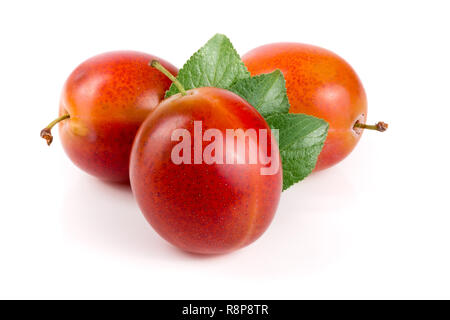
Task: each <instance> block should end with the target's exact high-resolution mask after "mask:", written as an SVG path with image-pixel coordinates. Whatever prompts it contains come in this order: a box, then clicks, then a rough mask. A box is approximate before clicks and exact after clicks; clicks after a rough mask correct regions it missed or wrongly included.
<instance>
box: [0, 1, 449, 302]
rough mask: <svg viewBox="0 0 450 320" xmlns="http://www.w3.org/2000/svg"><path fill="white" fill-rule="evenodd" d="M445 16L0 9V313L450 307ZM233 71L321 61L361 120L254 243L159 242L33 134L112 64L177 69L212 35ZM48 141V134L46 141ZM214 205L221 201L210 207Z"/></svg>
mask: <svg viewBox="0 0 450 320" xmlns="http://www.w3.org/2000/svg"><path fill="white" fill-rule="evenodd" d="M449 12H450V10H449V7H448V2H447V1H386V2H384V1H372V2H370V3H369V2H368V1H352V2H350V1H327V2H325V1H307V2H302V1H281V0H277V1H261V0H259V1H231V0H227V1H194V0H189V1H175V0H171V1H148V0H147V1H141V2H138V1H130V0H127V1H123V2H118V1H86V2H84V1H72V2H69V1H54V2H50V1H28V2H25V1H8V2H6V1H2V2H1V4H0V35H1V37H0V41H1V42H0V43H1V49H0V98H1V99H0V103H1V110H2V117H1V121H2V126H1V130H2V137H1V146H2V147H1V160H0V161H1V165H0V168H1V179H0V181H1V190H0V191H1V193H0V194H1V200H0V298H139V299H140V298H153V299H155V298H159V299H170V298H184V299H196V298H202V299H203V298H211V299H214V298H223V299H231V298H234V299H240V298H255V299H256V298H274V299H278V298H289V299H290V298H297V299H299V298H311V299H313V298H344V299H347V298H363V299H364V298H447V299H448V298H450V250H449V246H450V216H449V214H450V206H449V199H450V197H449V188H448V181H449V178H450V176H449V165H450V162H449V160H450V159H449V152H448V141H449V140H448V138H449V131H448V126H449V125H448V122H449V117H450V105H449V104H450V103H449V92H450V82H449V75H450V62H449V61H450V59H449V57H450V47H449V34H448V32H449V30H450V22H449V21H450V19H449ZM217 32H220V33H224V34H226V35H228V36H229V37H230V38H231V40H232V41H233V43H234V45H235V47H236V49H237V50H238V52H240V53H241V54H244V53H245V52H247V51H248V50H250V49H252V48H254V47H256V46H259V45H262V44H265V43H270V42H279V41H296V42H304V43H311V44H315V45H319V46H322V47H325V48H328V49H330V50H332V51H334V52H336V53H338V54H339V55H341V56H342V57H344V58H345V59H346V60H347V61H348V62H350V64H351V65H352V66H353V67H354V69H355V70H356V71H357V73H358V74H359V76H360V78H361V80H362V82H363V84H364V86H365V89H366V92H367V95H368V100H369V118H368V119H369V121H370V122H376V121H378V120H383V121H386V122H388V123H389V124H390V128H389V130H388V131H387V132H386V133H384V134H380V133H378V132H366V133H365V134H364V136H363V137H362V139H361V141H360V143H359V145H358V146H357V148H356V149H355V151H354V152H353V153H352V154H351V155H350V156H349V157H348V158H347V159H345V160H344V161H343V162H341V163H340V164H339V165H337V166H335V167H333V168H332V169H329V170H327V171H324V172H320V173H318V174H313V175H311V176H310V177H308V178H307V179H306V180H304V181H303V182H301V183H299V184H297V185H296V186H294V187H292V188H291V189H289V190H288V191H286V192H284V193H283V195H282V199H281V203H280V206H279V209H278V212H277V214H276V217H275V219H274V221H273V223H272V225H271V227H270V228H269V229H268V230H267V232H266V233H265V234H264V236H263V237H262V238H260V239H259V240H258V241H256V242H255V243H254V244H252V245H251V246H249V247H247V248H244V249H242V250H240V251H237V252H234V253H232V254H228V255H223V256H214V257H199V256H195V255H190V254H186V253H183V252H180V251H179V250H177V249H175V248H173V247H172V246H171V245H169V244H168V243H166V242H165V241H164V240H162V239H161V238H160V237H159V236H158V235H157V234H156V233H155V232H154V231H153V230H152V229H151V227H150V226H149V225H148V224H147V223H146V221H145V220H144V218H143V216H142V214H141V213H140V211H139V209H138V207H137V205H136V204H135V202H134V201H133V196H132V194H131V192H130V190H129V188H128V187H119V186H115V185H111V184H106V183H103V182H101V181H98V180H97V179H95V178H92V177H90V176H88V175H87V174H85V173H84V172H82V171H80V170H79V169H77V168H76V167H75V166H74V165H73V164H72V163H71V162H70V160H69V159H68V158H67V157H66V156H65V154H64V152H63V150H62V148H61V145H60V141H59V137H58V135H57V133H56V136H55V141H54V143H53V145H52V147H50V148H49V147H47V146H46V145H45V142H44V141H43V140H42V139H41V138H39V131H40V129H42V127H43V126H45V125H46V124H47V123H48V122H49V121H50V120H52V119H53V118H54V117H55V116H56V115H57V110H58V101H59V95H60V92H61V88H62V85H63V83H64V81H65V79H66V77H67V76H68V75H69V74H70V72H71V71H72V70H73V69H74V68H75V67H76V66H77V65H78V64H79V63H81V62H82V61H84V60H85V59H87V58H89V57H90V56H93V55H95V54H98V53H102V52H104V51H110V50H118V49H132V50H139V51H144V52H148V53H152V54H155V55H157V56H160V57H162V58H164V59H166V60H168V61H170V62H172V63H173V64H175V65H176V66H178V67H181V66H182V65H183V63H184V62H185V61H186V60H187V58H189V56H190V55H191V54H192V53H193V52H195V51H196V50H197V49H198V48H200V47H201V46H202V45H203V44H204V43H205V42H206V41H207V40H208V39H209V38H210V37H211V36H213V35H214V34H215V33H217ZM55 132H57V131H55ZM217 192H220V190H217Z"/></svg>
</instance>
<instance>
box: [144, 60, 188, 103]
mask: <svg viewBox="0 0 450 320" xmlns="http://www.w3.org/2000/svg"><path fill="white" fill-rule="evenodd" d="M150 66H152V67H153V68H155V69H158V70H159V71H160V72H162V73H163V74H164V75H165V76H166V77H167V78H169V79H170V80H172V82H173V84H174V85H175V86H176V87H177V89H178V90H179V91H180V92H181V95H183V96H185V95H186V90H185V89H184V87H183V85H182V84H181V82H180V81H179V80H178V79H177V78H176V77H175V76H174V75H173V74H171V73H170V71H169V70H167V69H166V68H164V66H163V65H162V64H161V63H159V61H158V60H152V61H151V62H150Z"/></svg>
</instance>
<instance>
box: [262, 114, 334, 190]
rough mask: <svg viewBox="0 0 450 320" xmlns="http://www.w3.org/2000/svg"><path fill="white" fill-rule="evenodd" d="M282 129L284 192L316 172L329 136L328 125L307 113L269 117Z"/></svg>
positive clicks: (280, 130) (271, 121)
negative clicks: (315, 169)
mask: <svg viewBox="0 0 450 320" xmlns="http://www.w3.org/2000/svg"><path fill="white" fill-rule="evenodd" d="M266 121H267V123H268V124H269V126H270V127H271V128H272V129H278V130H279V141H278V146H279V149H280V155H281V162H282V166H283V191H284V190H286V189H287V188H289V187H290V186H292V185H293V184H295V183H297V182H299V181H301V180H303V179H304V178H306V177H307V176H308V175H309V174H310V173H311V172H312V170H313V169H314V167H315V166H316V162H317V157H318V156H319V153H320V151H321V150H322V147H323V144H324V142H325V139H326V137H327V133H328V123H327V122H325V121H324V120H322V119H318V118H315V117H312V116H308V115H305V114H292V113H289V114H276V115H272V116H269V117H267V118H266Z"/></svg>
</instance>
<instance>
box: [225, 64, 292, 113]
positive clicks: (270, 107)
mask: <svg viewBox="0 0 450 320" xmlns="http://www.w3.org/2000/svg"><path fill="white" fill-rule="evenodd" d="M229 90H230V91H233V92H234V93H237V94H238V95H240V96H241V97H242V98H244V99H246V100H247V101H248V102H249V103H250V104H251V105H252V106H254V107H255V108H256V109H257V110H258V111H259V113H260V114H261V115H262V116H263V117H267V116H270V115H273V114H277V113H288V112H289V107H290V105H289V100H288V97H287V93H286V81H285V80H284V76H283V73H281V71H280V70H275V71H274V72H272V73H267V74H261V75H258V76H254V77H251V78H246V79H240V80H238V81H236V82H235V83H234V84H233V85H232V86H231V87H230V88H229Z"/></svg>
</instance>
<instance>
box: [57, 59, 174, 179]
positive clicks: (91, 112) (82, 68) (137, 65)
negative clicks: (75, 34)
mask: <svg viewBox="0 0 450 320" xmlns="http://www.w3.org/2000/svg"><path fill="white" fill-rule="evenodd" d="M155 58H156V57H154V56H152V55H149V54H145V53H140V52H133V51H117V52H109V53H105V54H101V55H98V56H95V57H93V58H90V59H88V60H87V61H85V62H83V63H82V64H81V65H79V66H78V67H77V68H76V69H75V70H74V71H73V72H72V74H71V75H70V76H69V78H68V79H67V81H66V83H65V86H64V89H63V92H62V96H61V102H60V109H59V114H60V116H61V115H63V114H66V113H68V114H69V115H70V118H69V119H67V120H64V121H61V122H60V123H59V132H60V137H61V141H62V145H63V147H64V150H65V151H66V153H67V155H68V156H69V158H70V159H71V160H72V161H73V163H75V164H76V165H77V166H78V167H79V168H81V169H83V170H84V171H86V172H87V173H89V174H91V175H94V176H96V177H98V178H100V179H103V180H108V181H115V182H127V181H129V156H130V151H131V146H132V143H133V140H134V137H135V135H136V132H137V130H138V128H139V126H140V125H141V124H142V122H143V121H144V120H145V118H146V117H147V116H148V114H149V113H150V112H151V111H152V110H153V109H154V108H155V107H156V106H157V105H158V104H159V102H160V101H161V100H162V99H163V98H164V94H165V91H166V90H167V89H168V88H169V87H170V85H171V81H170V80H169V79H167V77H165V76H164V75H163V74H161V73H160V72H159V71H158V70H155V69H154V68H151V67H150V66H149V65H148V64H149V62H150V61H151V60H153V59H155ZM158 59H159V58H158ZM159 60H160V59H159ZM160 61H161V63H162V64H163V65H164V66H165V67H166V68H167V69H169V70H170V71H171V72H172V73H174V74H176V73H177V69H176V68H175V67H174V66H172V65H171V64H169V63H167V62H165V61H164V60H160Z"/></svg>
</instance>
